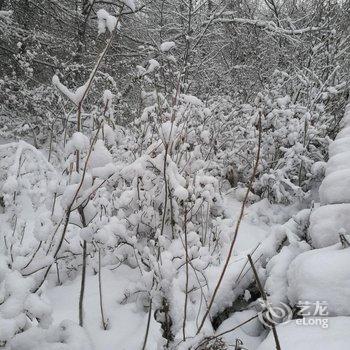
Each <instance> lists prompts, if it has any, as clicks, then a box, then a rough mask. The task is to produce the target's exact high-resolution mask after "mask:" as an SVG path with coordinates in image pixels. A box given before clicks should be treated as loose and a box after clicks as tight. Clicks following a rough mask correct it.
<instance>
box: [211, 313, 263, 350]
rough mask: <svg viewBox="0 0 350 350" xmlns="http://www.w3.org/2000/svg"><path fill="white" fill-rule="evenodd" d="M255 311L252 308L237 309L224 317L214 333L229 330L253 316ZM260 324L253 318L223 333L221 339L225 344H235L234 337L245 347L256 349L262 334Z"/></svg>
mask: <svg viewBox="0 0 350 350" xmlns="http://www.w3.org/2000/svg"><path fill="white" fill-rule="evenodd" d="M255 315H256V312H255V311H254V310H245V311H238V312H235V313H234V314H233V316H231V317H229V318H228V319H226V320H225V321H224V322H223V323H222V324H221V325H220V327H219V328H218V329H217V330H216V334H221V333H223V332H225V331H227V330H230V329H232V328H234V327H236V326H238V325H239V324H241V323H243V322H244V321H246V320H248V319H249V318H251V317H254V316H255ZM262 330H263V329H262V325H261V323H260V322H259V321H258V319H257V318H256V319H253V320H252V321H250V322H249V323H247V324H245V325H243V326H241V327H239V328H237V329H236V330H234V331H233V332H229V333H227V334H225V335H223V339H224V340H225V341H226V343H227V344H235V343H236V339H240V340H241V341H242V342H243V345H244V347H245V348H247V349H249V350H250V349H256V348H257V347H258V346H259V344H260V343H261V341H262V339H263V336H262V335H261V333H262Z"/></svg>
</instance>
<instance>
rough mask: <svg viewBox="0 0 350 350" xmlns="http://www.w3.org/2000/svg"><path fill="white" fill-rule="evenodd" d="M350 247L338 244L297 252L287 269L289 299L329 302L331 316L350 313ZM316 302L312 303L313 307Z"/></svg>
mask: <svg viewBox="0 0 350 350" xmlns="http://www.w3.org/2000/svg"><path fill="white" fill-rule="evenodd" d="M349 259H350V248H346V249H339V248H338V245H335V246H331V247H327V248H322V249H314V250H310V251H308V252H304V253H302V254H300V255H298V256H297V257H296V258H295V259H294V261H293V262H292V263H291V265H290V267H289V270H288V298H289V300H290V302H291V304H292V305H295V304H297V303H298V301H307V302H310V303H316V302H317V301H319V302H321V301H322V302H323V301H325V302H326V303H327V311H328V312H329V315H331V316H335V315H336V316H349V315H350V304H349V300H350V270H349V268H348V266H349V261H350V260H349ZM315 307H316V305H314V304H311V305H310V310H311V309H313V308H315Z"/></svg>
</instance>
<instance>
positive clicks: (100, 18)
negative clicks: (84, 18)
mask: <svg viewBox="0 0 350 350" xmlns="http://www.w3.org/2000/svg"><path fill="white" fill-rule="evenodd" d="M117 22H118V21H117V19H116V18H115V17H114V16H112V15H110V14H109V13H108V12H107V11H106V10H104V9H100V10H98V11H97V24H98V34H99V35H100V34H103V33H105V32H106V30H107V29H108V31H109V32H110V33H112V32H113V31H114V29H115V27H116V25H117Z"/></svg>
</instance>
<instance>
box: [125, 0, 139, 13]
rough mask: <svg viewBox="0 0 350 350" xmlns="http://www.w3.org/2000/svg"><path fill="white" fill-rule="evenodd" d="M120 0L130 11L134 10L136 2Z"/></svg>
mask: <svg viewBox="0 0 350 350" xmlns="http://www.w3.org/2000/svg"><path fill="white" fill-rule="evenodd" d="M122 2H123V3H124V4H125V5H126V6H127V7H129V9H130V10H131V11H132V12H135V11H136V4H135V1H134V0H122Z"/></svg>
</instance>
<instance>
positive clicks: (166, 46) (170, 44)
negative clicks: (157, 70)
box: [160, 41, 176, 52]
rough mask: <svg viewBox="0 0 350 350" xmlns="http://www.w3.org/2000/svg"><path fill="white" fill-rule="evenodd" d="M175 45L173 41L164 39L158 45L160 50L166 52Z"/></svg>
mask: <svg viewBox="0 0 350 350" xmlns="http://www.w3.org/2000/svg"><path fill="white" fill-rule="evenodd" d="M175 46H176V45H175V43H174V42H173V41H165V42H164V43H162V44H161V45H160V51H162V52H167V51H170V50H171V49H172V48H174V47H175Z"/></svg>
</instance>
